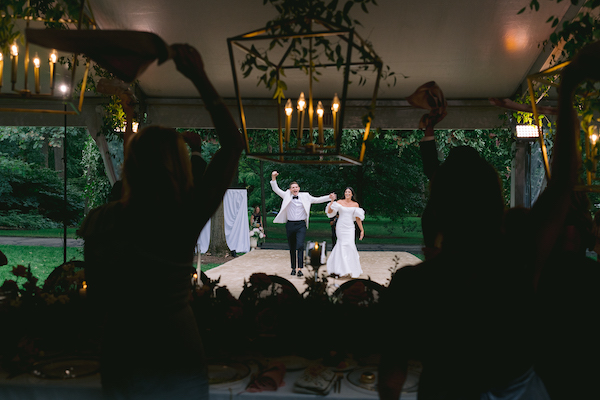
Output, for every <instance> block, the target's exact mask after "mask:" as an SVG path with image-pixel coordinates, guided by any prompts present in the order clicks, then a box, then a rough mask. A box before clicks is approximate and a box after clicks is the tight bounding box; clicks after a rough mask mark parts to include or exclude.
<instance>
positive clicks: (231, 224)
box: [198, 189, 250, 253]
mask: <svg viewBox="0 0 600 400" xmlns="http://www.w3.org/2000/svg"><path fill="white" fill-rule="evenodd" d="M223 214H225V239H226V240H227V246H228V247H229V250H235V251H236V252H238V253H247V252H249V251H250V228H249V226H250V223H249V221H248V192H247V190H246V189H227V192H225V196H224V197H223ZM210 222H211V221H210V220H208V222H207V223H206V225H205V226H204V228H203V229H202V232H200V236H199V237H198V246H200V252H201V253H206V251H207V250H208V246H209V244H210Z"/></svg>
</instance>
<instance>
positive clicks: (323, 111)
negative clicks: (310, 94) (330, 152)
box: [317, 101, 325, 145]
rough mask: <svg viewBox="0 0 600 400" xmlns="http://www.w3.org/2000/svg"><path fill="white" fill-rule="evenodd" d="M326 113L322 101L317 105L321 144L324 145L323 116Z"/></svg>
mask: <svg viewBox="0 0 600 400" xmlns="http://www.w3.org/2000/svg"><path fill="white" fill-rule="evenodd" d="M324 113H325V110H324V109H323V103H321V101H319V102H318V103H317V124H318V128H319V144H321V145H322V144H323V143H325V139H324V137H323V114H324Z"/></svg>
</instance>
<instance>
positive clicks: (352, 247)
mask: <svg viewBox="0 0 600 400" xmlns="http://www.w3.org/2000/svg"><path fill="white" fill-rule="evenodd" d="M331 209H332V210H333V212H332V213H327V216H328V217H329V218H332V217H333V216H335V214H339V217H338V221H337V224H336V226H335V234H336V237H337V241H336V244H335V246H334V247H333V250H331V253H330V254H329V258H328V259H327V272H328V273H329V274H336V275H339V276H345V275H350V276H351V277H352V278H358V276H359V275H360V274H362V272H363V271H362V268H361V267H360V257H359V255H358V250H356V244H355V243H354V240H355V237H354V235H355V233H354V221H355V220H356V217H358V218H360V220H361V221H363V220H364V219H365V211H364V210H363V209H362V208H360V207H344V206H342V205H341V204H339V203H337V202H333V203H332V204H331Z"/></svg>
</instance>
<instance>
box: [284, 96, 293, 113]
mask: <svg viewBox="0 0 600 400" xmlns="http://www.w3.org/2000/svg"><path fill="white" fill-rule="evenodd" d="M293 112H294V108H293V107H292V99H288V101H287V102H286V103H285V115H287V116H288V117H289V116H290V115H292V113H293Z"/></svg>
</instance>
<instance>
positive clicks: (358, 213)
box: [354, 207, 365, 221]
mask: <svg viewBox="0 0 600 400" xmlns="http://www.w3.org/2000/svg"><path fill="white" fill-rule="evenodd" d="M354 216H355V217H357V218H360V220H361V221H364V220H365V210H363V209H362V208H360V207H356V208H355V209H354Z"/></svg>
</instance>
